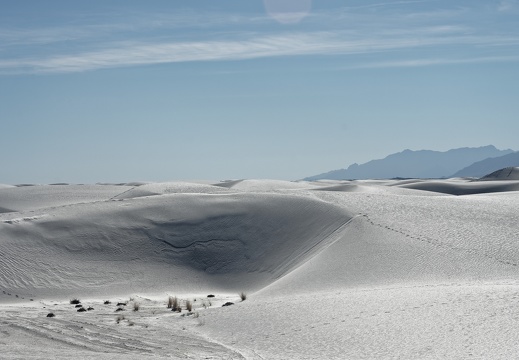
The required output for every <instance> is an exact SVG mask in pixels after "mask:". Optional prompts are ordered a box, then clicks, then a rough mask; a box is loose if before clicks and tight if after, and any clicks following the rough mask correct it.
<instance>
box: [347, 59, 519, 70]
mask: <svg viewBox="0 0 519 360" xmlns="http://www.w3.org/2000/svg"><path fill="white" fill-rule="evenodd" d="M503 62H519V56H486V57H475V58H465V59H450V58H431V59H407V60H395V61H382V62H372V63H364V64H359V65H355V66H351V67H349V68H348V69H380V68H405V67H424V66H439V65H457V64H481V63H503Z"/></svg>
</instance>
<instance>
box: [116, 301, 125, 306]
mask: <svg viewBox="0 0 519 360" xmlns="http://www.w3.org/2000/svg"><path fill="white" fill-rule="evenodd" d="M126 304H127V302H118V303H117V306H126Z"/></svg>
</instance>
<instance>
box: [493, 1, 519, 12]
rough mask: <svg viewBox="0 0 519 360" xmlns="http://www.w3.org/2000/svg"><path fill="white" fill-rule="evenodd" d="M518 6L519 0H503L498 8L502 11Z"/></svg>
mask: <svg viewBox="0 0 519 360" xmlns="http://www.w3.org/2000/svg"><path fill="white" fill-rule="evenodd" d="M518 7H519V1H517V0H502V1H501V2H500V3H499V5H498V7H497V10H498V11H501V12H508V11H511V10H516V9H517V8H518Z"/></svg>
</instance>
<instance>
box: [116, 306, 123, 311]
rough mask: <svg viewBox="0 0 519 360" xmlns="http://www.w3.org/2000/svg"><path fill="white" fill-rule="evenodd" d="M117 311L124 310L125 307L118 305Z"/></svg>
mask: <svg viewBox="0 0 519 360" xmlns="http://www.w3.org/2000/svg"><path fill="white" fill-rule="evenodd" d="M115 311H116V312H117V311H124V309H123V308H122V307H118V308H117V309H115Z"/></svg>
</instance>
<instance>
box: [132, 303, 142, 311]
mask: <svg viewBox="0 0 519 360" xmlns="http://www.w3.org/2000/svg"><path fill="white" fill-rule="evenodd" d="M140 308H141V305H140V304H139V303H137V302H134V303H133V311H139V309H140Z"/></svg>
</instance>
